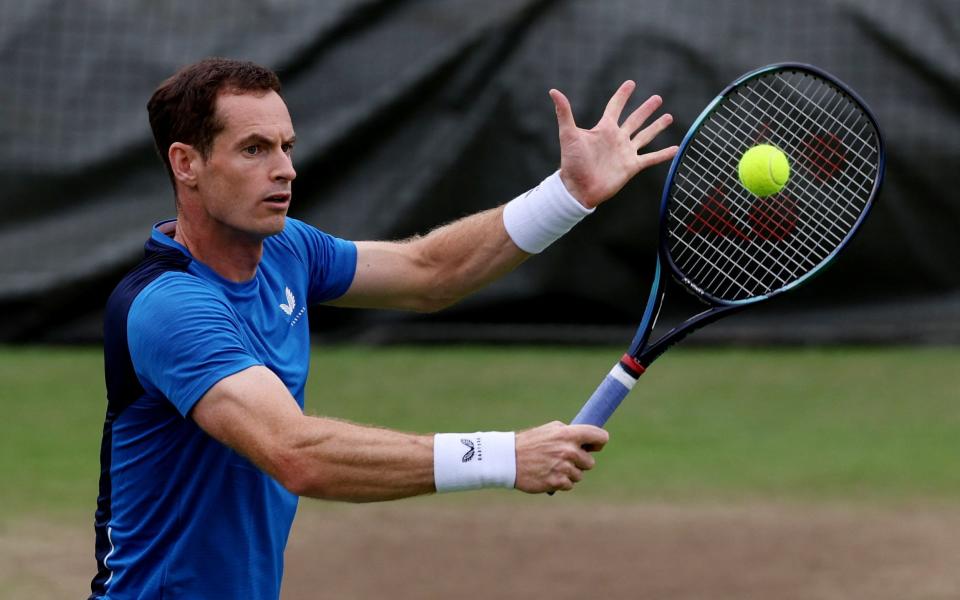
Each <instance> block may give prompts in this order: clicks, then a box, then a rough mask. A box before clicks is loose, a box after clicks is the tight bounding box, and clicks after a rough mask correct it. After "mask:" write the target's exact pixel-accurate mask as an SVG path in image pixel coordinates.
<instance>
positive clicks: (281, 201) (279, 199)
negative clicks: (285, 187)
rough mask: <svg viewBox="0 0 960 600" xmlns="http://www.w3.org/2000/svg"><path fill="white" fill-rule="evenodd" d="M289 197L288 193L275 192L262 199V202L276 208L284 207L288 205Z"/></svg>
mask: <svg viewBox="0 0 960 600" xmlns="http://www.w3.org/2000/svg"><path fill="white" fill-rule="evenodd" d="M290 196H291V194H290V192H276V193H275V194H270V195H269V196H267V197H266V198H264V199H263V201H264V202H266V203H267V204H271V205H274V206H277V207H286V206H287V205H288V204H290Z"/></svg>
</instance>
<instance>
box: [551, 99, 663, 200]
mask: <svg viewBox="0 0 960 600" xmlns="http://www.w3.org/2000/svg"><path fill="white" fill-rule="evenodd" d="M635 87H636V84H635V83H634V82H633V81H625V82H624V83H623V84H622V85H621V86H620V88H619V89H618V90H617V91H616V92H615V93H614V94H613V96H612V97H611V98H610V101H609V102H607V108H606V110H604V112H603V116H602V117H601V118H600V121H598V122H597V124H596V125H595V126H594V127H593V129H580V128H579V127H577V124H576V122H575V121H574V119H573V111H572V109H571V108H570V101H569V100H567V97H566V96H564V95H563V94H562V93H561V92H559V91H558V90H550V98H552V99H553V103H554V106H555V107H556V109H557V123H558V125H559V128H560V179H561V180H562V181H563V184H564V185H565V186H566V188H567V190H568V191H569V192H570V193H571V194H572V195H573V197H574V198H576V199H577V200H578V201H580V203H581V204H583V205H584V206H585V207H587V208H594V207H596V206H597V205H599V204H601V203H603V202H604V201H606V200H608V199H609V198H611V197H612V196H613V195H614V194H616V193H617V192H618V191H620V189H621V188H622V187H623V186H624V185H626V183H627V182H628V181H630V179H631V178H633V176H634V175H636V174H637V173H639V172H640V171H643V170H644V169H646V168H648V167H651V166H653V165H656V164H659V163H662V162H664V161H668V160H670V159H672V158H673V156H674V155H675V154H676V153H677V146H670V147H669V148H664V149H662V150H657V151H656V152H648V153H645V154H641V153H640V150H642V149H643V148H644V147H645V146H646V145H647V144H649V143H650V142H651V141H652V140H653V139H654V138H655V137H657V135H659V134H660V132H662V131H663V130H664V129H666V128H667V126H668V125H670V123H672V122H673V117H672V116H670V115H669V114H663V115H661V116H660V117H659V118H657V119H656V120H655V121H654V122H653V123H651V124H650V125H648V126H646V127H643V124H644V123H646V121H647V120H648V119H649V118H650V117H651V116H652V115H653V113H654V112H656V111H657V109H658V108H660V106H661V105H662V104H663V100H662V99H661V98H660V96H650V98H648V99H647V100H646V101H645V102H644V103H643V104H641V105H640V106H639V107H638V108H637V109H636V110H634V111H633V112H632V113H630V115H629V116H628V117H627V118H626V119H624V121H623V123H622V124H621V123H620V115H621V114H622V113H623V108H624V106H626V104H627V100H629V99H630V95H631V94H632V93H633V90H634V88H635ZM641 128H642V129H641Z"/></svg>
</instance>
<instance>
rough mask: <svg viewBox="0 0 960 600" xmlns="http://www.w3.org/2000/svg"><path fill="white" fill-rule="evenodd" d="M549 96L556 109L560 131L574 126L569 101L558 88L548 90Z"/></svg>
mask: <svg viewBox="0 0 960 600" xmlns="http://www.w3.org/2000/svg"><path fill="white" fill-rule="evenodd" d="M550 98H551V99H552V100H553V106H554V108H555V109H556V110H557V125H559V126H560V131H561V132H563V131H564V130H566V129H571V128H575V127H576V126H577V124H576V122H574V120H573V110H572V109H571V108H570V101H569V100H567V97H566V96H564V95H563V93H562V92H561V91H560V90H555V89H554V90H550Z"/></svg>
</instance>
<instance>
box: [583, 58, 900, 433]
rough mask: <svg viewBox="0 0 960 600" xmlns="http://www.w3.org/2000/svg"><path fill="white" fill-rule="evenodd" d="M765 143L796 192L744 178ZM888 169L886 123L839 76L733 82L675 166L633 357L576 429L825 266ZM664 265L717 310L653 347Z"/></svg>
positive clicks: (815, 73)
mask: <svg viewBox="0 0 960 600" xmlns="http://www.w3.org/2000/svg"><path fill="white" fill-rule="evenodd" d="M760 144H769V145H772V146H775V147H776V148H778V149H779V150H781V151H782V152H783V153H784V154H785V155H786V156H787V160H788V162H789V166H790V177H789V179H788V180H787V183H786V185H785V186H784V187H783V188H782V189H781V190H780V191H779V192H778V193H776V194H774V195H770V196H766V197H759V196H756V195H754V194H752V193H751V192H749V191H747V189H746V188H744V187H743V185H742V184H741V183H740V180H739V179H738V164H739V161H740V159H741V157H742V156H743V154H744V153H745V152H746V151H747V150H748V149H750V148H752V147H754V146H757V145H760ZM883 171H884V152H883V141H882V139H881V137H880V130H879V128H878V126H877V121H876V119H875V118H874V117H873V115H872V114H871V112H870V110H869V109H868V108H867V106H866V105H865V104H864V103H863V101H862V100H861V99H860V98H859V97H858V96H857V94H856V93H855V92H853V90H851V89H850V88H849V87H847V86H846V85H845V84H843V83H841V82H840V81H838V80H837V79H835V78H834V77H832V76H831V75H829V74H827V73H825V72H823V71H822V70H820V69H818V68H816V67H812V66H810V65H803V64H776V65H770V66H767V67H763V68H761V69H758V70H756V71H752V72H750V73H747V74H746V75H744V76H742V77H740V78H739V79H737V80H736V81H734V82H733V83H732V84H730V86H728V87H727V88H726V89H725V90H723V92H721V93H720V95H719V96H717V97H716V98H715V99H714V100H713V102H711V103H710V105H709V106H707V108H706V109H705V110H704V111H703V113H701V114H700V116H699V117H698V118H697V120H696V121H695V122H694V124H693V126H692V127H691V128H690V131H688V132H687V135H686V136H685V137H684V139H683V142H682V143H681V145H680V149H679V151H678V152H677V155H676V156H675V157H674V159H673V163H672V164H671V166H670V171H669V174H668V175H667V180H666V183H665V185H664V188H663V197H662V200H661V203H660V232H659V236H660V241H659V248H658V252H657V265H656V271H655V276H654V282H653V286H652V287H651V289H650V297H649V298H648V299H647V304H646V308H645V309H644V311H643V319H642V321H641V322H640V327H639V328H638V329H637V333H636V336H635V337H634V338H633V342H632V343H631V344H630V349H629V350H628V352H627V353H626V354H624V355H623V358H621V359H620V361H619V362H618V363H617V364H616V365H614V367H613V369H612V370H611V371H610V373H609V374H608V375H607V376H606V377H605V378H604V380H603V382H602V383H601V384H600V386H599V387H598V388H597V390H596V391H595V392H594V393H593V395H592V396H591V397H590V399H589V400H587V402H586V404H584V405H583V408H582V409H581V410H580V412H579V414H577V416H576V417H575V418H574V419H573V423H588V424H591V425H597V426H602V425H603V424H604V423H606V422H607V419H609V418H610V416H611V415H612V414H613V411H615V410H616V409H617V406H619V405H620V402H621V401H622V400H623V399H624V398H625V397H626V396H627V394H628V393H629V392H630V389H631V388H632V387H633V384H634V383H636V381H637V379H638V378H639V377H640V375H642V374H643V372H644V370H646V369H647V367H649V366H650V364H651V363H653V361H655V360H656V359H657V358H658V357H659V356H660V355H661V354H663V353H664V352H665V351H666V350H667V349H668V348H670V347H671V346H673V345H674V344H676V343H677V342H679V341H680V340H682V339H684V338H685V337H686V336H687V335H689V334H690V333H692V332H694V331H696V330H697V329H699V328H701V327H703V326H705V325H708V324H710V323H713V322H714V321H716V320H717V319H719V318H721V317H724V316H727V315H729V314H732V313H735V312H737V311H740V310H742V309H744V308H746V307H748V306H750V305H752V304H755V303H757V302H761V301H763V300H767V299H769V298H773V297H774V296H777V295H779V294H782V293H784V292H787V291H789V290H791V289H793V288H795V287H797V286H798V285H800V284H801V283H803V282H805V281H807V280H809V279H810V278H811V277H813V276H814V275H816V274H817V273H819V272H821V271H822V270H823V269H825V268H826V267H827V265H829V264H830V263H832V262H833V260H834V259H836V257H837V255H838V254H839V253H840V251H841V250H843V249H844V248H845V247H846V246H847V245H848V244H849V243H850V240H851V239H852V238H853V237H854V234H856V232H857V230H858V229H859V228H860V226H861V225H862V224H863V221H864V219H865V218H866V216H867V214H868V213H869V212H870V208H871V206H872V204H873V201H874V199H875V198H876V196H877V192H878V191H879V189H880V183H881V181H882V179H883ZM662 265H666V269H669V271H670V272H671V273H672V275H673V277H674V278H675V279H676V280H677V281H678V282H679V283H680V284H681V285H682V286H684V287H685V288H686V289H687V291H689V292H690V293H692V294H693V295H694V296H696V297H697V298H699V299H700V300H701V301H703V302H704V303H706V304H707V305H708V307H709V308H708V309H707V310H705V311H704V312H701V313H700V314H697V315H695V316H692V317H690V318H689V319H687V320H686V321H684V322H683V323H681V324H680V325H678V326H676V327H674V328H673V329H671V330H670V331H668V332H667V333H666V334H665V335H663V337H661V338H660V339H658V340H657V341H655V342H653V343H648V341H649V340H648V338H649V337H650V332H651V330H652V329H653V326H654V324H655V323H656V320H657V315H658V313H659V312H660V307H661V305H662V303H663V297H664V290H663V288H664V284H665V277H664V269H662Z"/></svg>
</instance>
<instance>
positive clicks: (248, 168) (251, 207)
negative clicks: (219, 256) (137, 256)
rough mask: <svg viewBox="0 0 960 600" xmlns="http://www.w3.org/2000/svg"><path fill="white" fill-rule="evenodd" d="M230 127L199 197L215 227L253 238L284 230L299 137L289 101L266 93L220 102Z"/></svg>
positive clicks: (203, 169) (201, 175)
mask: <svg viewBox="0 0 960 600" xmlns="http://www.w3.org/2000/svg"><path fill="white" fill-rule="evenodd" d="M216 111H217V115H218V117H219V119H220V122H221V123H222V124H223V125H224V128H223V130H222V131H221V132H220V133H219V134H217V136H216V138H215V139H214V140H213V146H212V148H211V151H210V155H209V156H208V157H207V160H205V161H202V164H201V165H200V166H199V169H198V171H197V192H198V194H199V196H200V199H201V204H202V206H203V209H204V211H205V212H206V216H207V217H208V219H209V222H210V223H211V224H215V225H214V226H219V228H222V229H225V230H228V232H229V233H230V234H234V235H236V234H239V235H241V236H243V237H248V238H251V239H259V240H262V239H263V238H266V237H269V236H271V235H275V234H277V233H280V232H281V231H283V225H284V219H285V217H286V214H287V209H288V208H289V207H290V197H291V189H290V188H291V183H292V182H293V180H294V179H295V178H296V176H297V173H296V171H294V169H293V163H292V160H291V151H292V149H293V142H294V138H295V136H294V132H293V124H292V123H291V122H290V113H289V112H287V106H286V104H285V103H284V102H283V99H282V98H280V96H279V95H278V94H277V93H276V92H273V91H269V92H267V93H265V94H254V93H245V94H232V93H225V94H221V95H220V96H218V97H217V107H216Z"/></svg>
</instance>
